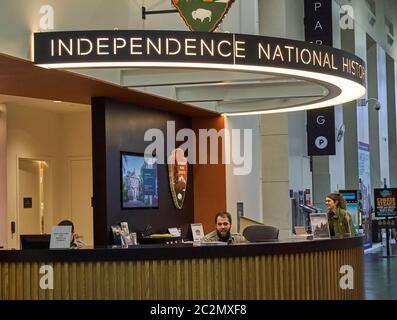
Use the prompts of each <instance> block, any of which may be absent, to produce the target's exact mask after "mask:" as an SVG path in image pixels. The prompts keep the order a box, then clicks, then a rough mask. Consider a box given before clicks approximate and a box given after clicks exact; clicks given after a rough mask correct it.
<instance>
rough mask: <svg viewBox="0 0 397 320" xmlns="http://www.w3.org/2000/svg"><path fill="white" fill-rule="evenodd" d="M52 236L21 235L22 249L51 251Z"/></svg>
mask: <svg viewBox="0 0 397 320" xmlns="http://www.w3.org/2000/svg"><path fill="white" fill-rule="evenodd" d="M50 239H51V235H49V234H21V249H22V250H26V249H49V248H50Z"/></svg>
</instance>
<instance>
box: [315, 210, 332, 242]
mask: <svg viewBox="0 0 397 320" xmlns="http://www.w3.org/2000/svg"><path fill="white" fill-rule="evenodd" d="M310 225H311V228H312V234H313V239H318V238H322V239H329V238H331V235H330V231H329V223H328V216H327V214H326V213H311V214H310Z"/></svg>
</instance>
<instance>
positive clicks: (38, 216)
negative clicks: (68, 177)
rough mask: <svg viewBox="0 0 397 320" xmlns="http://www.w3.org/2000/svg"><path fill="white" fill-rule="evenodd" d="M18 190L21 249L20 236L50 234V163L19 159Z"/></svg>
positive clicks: (17, 234) (18, 230)
mask: <svg viewBox="0 0 397 320" xmlns="http://www.w3.org/2000/svg"><path fill="white" fill-rule="evenodd" d="M17 189H18V206H17V208H18V215H17V221H16V236H17V244H18V247H19V246H20V243H19V241H20V235H23V234H45V233H49V232H50V230H49V227H50V226H51V224H52V221H50V220H51V219H50V217H49V215H48V212H50V211H49V207H50V201H49V199H50V196H49V192H50V162H49V161H48V160H37V159H25V158H19V159H18V176H17Z"/></svg>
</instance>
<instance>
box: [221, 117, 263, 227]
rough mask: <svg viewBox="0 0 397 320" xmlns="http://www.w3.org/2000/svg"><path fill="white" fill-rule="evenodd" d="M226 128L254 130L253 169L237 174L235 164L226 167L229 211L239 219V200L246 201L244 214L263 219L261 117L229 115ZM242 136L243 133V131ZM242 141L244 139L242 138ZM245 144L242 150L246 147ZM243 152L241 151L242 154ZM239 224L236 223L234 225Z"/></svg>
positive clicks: (233, 217) (234, 217)
mask: <svg viewBox="0 0 397 320" xmlns="http://www.w3.org/2000/svg"><path fill="white" fill-rule="evenodd" d="M226 119H227V120H226V128H227V129H228V130H230V131H229V132H231V130H233V129H240V130H244V129H248V130H252V151H253V152H252V155H251V154H247V156H250V157H252V171H251V173H250V174H249V175H244V176H237V175H235V174H234V173H233V170H234V169H235V168H236V167H235V166H234V165H228V166H227V167H226V193H227V199H226V200H227V211H228V212H230V213H231V214H232V219H233V221H237V220H236V218H237V202H243V203H244V216H245V217H248V218H250V219H254V220H256V221H263V217H262V183H261V178H262V170H261V139H260V123H259V122H260V117H259V116H243V117H227V118H226ZM241 137H242V133H241ZM241 141H243V139H242V138H241ZM244 147H245V146H244V144H243V145H242V147H241V150H243V148H244ZM242 153H243V152H241V154H242ZM236 226H237V225H236V224H235V223H234V227H236Z"/></svg>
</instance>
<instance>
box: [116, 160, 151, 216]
mask: <svg viewBox="0 0 397 320" xmlns="http://www.w3.org/2000/svg"><path fill="white" fill-rule="evenodd" d="M121 195H122V203H121V207H122V209H136V208H158V182H157V158H155V157H145V156H144V155H143V154H135V153H128V152H122V153H121Z"/></svg>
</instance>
